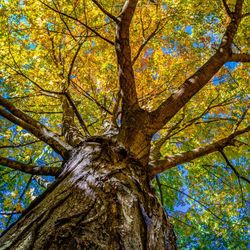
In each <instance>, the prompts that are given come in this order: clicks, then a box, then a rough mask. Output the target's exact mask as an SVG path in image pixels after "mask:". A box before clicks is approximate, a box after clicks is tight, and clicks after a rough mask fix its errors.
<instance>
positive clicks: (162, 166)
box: [149, 126, 250, 178]
mask: <svg viewBox="0 0 250 250" xmlns="http://www.w3.org/2000/svg"><path fill="white" fill-rule="evenodd" d="M249 131H250V126H248V127H246V128H245V129H242V130H238V131H236V132H234V133H233V134H231V135H230V136H228V137H226V138H224V139H221V140H219V141H216V142H214V143H211V144H209V145H206V146H203V147H199V148H196V149H193V150H191V151H187V152H184V153H180V154H176V155H173V156H168V157H166V158H165V159H162V160H158V161H152V162H151V164H152V167H151V169H150V170H149V176H150V178H153V177H154V176H155V175H157V174H159V173H161V172H163V171H165V170H167V169H170V168H173V167H175V166H176V165H178V164H182V163H185V162H190V161H192V160H194V159H197V158H199V157H202V156H204V155H208V154H211V153H213V152H216V151H220V150H221V149H222V148H224V147H226V146H233V145H235V140H234V138H235V137H237V136H239V135H241V134H243V133H246V132H249Z"/></svg>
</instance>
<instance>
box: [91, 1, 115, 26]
mask: <svg viewBox="0 0 250 250" xmlns="http://www.w3.org/2000/svg"><path fill="white" fill-rule="evenodd" d="M92 2H93V3H94V4H95V5H96V6H97V7H98V8H99V9H100V10H101V11H102V12H103V13H104V14H105V15H107V16H108V17H109V18H110V19H112V20H113V21H115V22H116V23H118V22H119V21H118V19H117V18H116V17H115V16H113V15H112V14H111V13H109V12H108V11H107V10H105V9H104V8H103V6H102V5H101V4H99V3H98V1H96V0H92Z"/></svg>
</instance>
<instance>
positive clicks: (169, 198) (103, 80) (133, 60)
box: [0, 0, 250, 249]
mask: <svg viewBox="0 0 250 250" xmlns="http://www.w3.org/2000/svg"><path fill="white" fill-rule="evenodd" d="M249 11H250V10H249V3H247V1H245V2H244V1H243V0H228V1H226V0H220V1H218V0H210V1H200V0H199V1H192V0H174V1H172V0H171V1H170V0H166V1H163V0H155V1H149V0H141V1H135V0H127V1H121V0H117V1H107V0H102V1H97V0H71V1H69V0H61V1H58V0H37V1H30V0H11V1H5V0H0V15H1V17H0V45H1V51H0V164H1V165H0V180H1V182H0V194H1V195H0V201H1V205H0V230H1V231H3V230H4V229H6V227H8V226H9V225H10V224H11V223H13V222H14V221H15V220H16V219H17V218H18V217H19V215H20V213H21V212H22V211H24V209H25V208H26V207H27V206H28V204H30V202H31V201H32V200H33V199H34V198H35V197H37V196H39V195H40V194H41V193H42V192H43V191H44V190H45V189H46V188H47V187H48V185H50V183H51V182H53V181H54V179H55V177H56V176H58V174H59V173H60V171H61V164H62V163H63V160H64V159H65V158H66V156H67V153H68V151H69V150H70V149H71V148H72V147H74V146H76V145H78V144H79V143H81V142H82V141H84V138H85V137H89V136H94V135H102V134H110V133H114V134H115V133H116V131H117V130H119V131H122V133H121V134H122V136H124V137H128V136H131V137H135V138H137V136H138V138H139V136H141V137H143V133H144V132H145V138H150V143H151V148H150V154H149V152H148V151H147V150H146V149H145V148H144V145H143V144H142V145H141V147H140V148H138V145H134V144H133V142H127V146H128V147H129V148H131V151H132V153H133V154H134V155H135V156H136V157H138V159H143V160H142V162H147V163H148V162H149V164H147V165H148V167H147V168H148V169H149V170H148V171H149V176H150V178H152V185H153V187H154V189H155V192H156V194H157V195H158V197H159V200H160V201H161V203H162V205H163V206H164V208H165V209H166V211H167V213H168V214H169V216H170V218H171V220H172V223H173V224H174V228H175V232H176V234H177V240H178V245H179V248H180V249H247V247H248V246H249V245H248V242H249V236H247V230H249V211H248V210H249V205H250V201H249V197H250V196H249V187H250V186H249V184H250V181H249V179H248V176H249V166H250V164H249V137H248V135H249V134H248V132H249V130H250V127H249V105H250V104H249V79H250V71H249V62H250V54H249V53H250V51H249V48H250V39H249V37H250V27H249V23H250V12H249ZM135 112H141V113H142V114H143V115H141V116H138V117H137V116H135V117H133V114H135ZM144 112H145V113H144ZM144 114H145V115H144ZM131 117H132V118H133V119H132V118H131ZM142 120H143V121H142ZM127 121H129V122H130V123H132V125H133V126H134V125H135V124H137V123H138V124H139V125H141V124H145V125H143V126H142V127H143V129H142V131H140V132H138V131H139V130H137V132H136V134H130V129H129V128H127ZM124 124H126V128H125V125H124ZM139 125H138V126H139ZM144 128H145V130H144ZM72 131H74V133H77V134H78V135H80V136H79V137H76V138H75V137H74V136H72V135H73V133H72ZM140 133H141V134H140ZM138 134H139V135H138ZM145 138H144V139H145ZM124 141H125V140H124ZM124 143H125V144H126V142H124ZM125 146H126V145H125ZM145 156H146V158H147V157H149V160H148V159H146V160H144V159H145ZM145 168H146V167H145Z"/></svg>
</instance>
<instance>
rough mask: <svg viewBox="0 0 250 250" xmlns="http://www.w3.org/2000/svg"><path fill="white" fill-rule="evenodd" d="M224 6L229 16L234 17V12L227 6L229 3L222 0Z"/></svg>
mask: <svg viewBox="0 0 250 250" xmlns="http://www.w3.org/2000/svg"><path fill="white" fill-rule="evenodd" d="M222 3H223V6H224V8H225V10H226V12H227V14H228V16H230V17H232V11H231V10H230V8H229V6H228V5H227V1H226V0H222Z"/></svg>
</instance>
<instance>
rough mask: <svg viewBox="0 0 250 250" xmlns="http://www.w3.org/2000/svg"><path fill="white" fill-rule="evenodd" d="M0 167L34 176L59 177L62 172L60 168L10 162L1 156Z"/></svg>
mask: <svg viewBox="0 0 250 250" xmlns="http://www.w3.org/2000/svg"><path fill="white" fill-rule="evenodd" d="M0 165H3V166H6V167H9V168H12V169H14V170H18V171H21V172H24V173H27V174H32V175H50V176H58V175H59V174H60V172H61V169H59V168H52V167H38V166H32V165H29V164H25V163H22V162H19V161H15V160H10V159H8V158H5V157H1V156H0Z"/></svg>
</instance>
